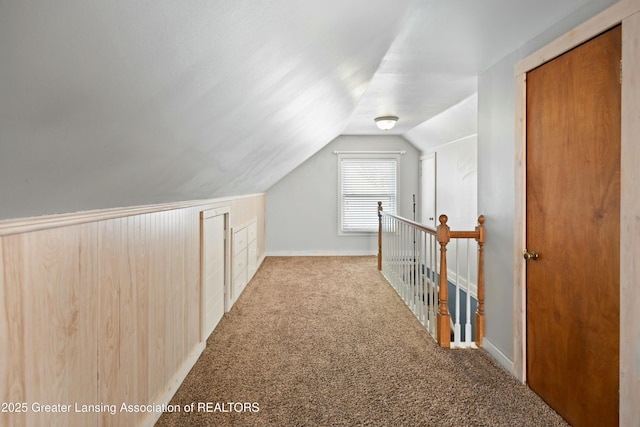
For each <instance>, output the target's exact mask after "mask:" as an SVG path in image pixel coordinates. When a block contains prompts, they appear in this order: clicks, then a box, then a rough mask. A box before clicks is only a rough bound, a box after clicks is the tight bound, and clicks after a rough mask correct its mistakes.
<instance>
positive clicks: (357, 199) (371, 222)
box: [338, 154, 399, 234]
mask: <svg viewBox="0 0 640 427" xmlns="http://www.w3.org/2000/svg"><path fill="white" fill-rule="evenodd" d="M398 158H399V157H398V156H397V155H390V154H383V155H381V154H369V155H367V154H357V155H353V154H351V155H347V154H341V155H339V157H338V163H339V172H338V173H339V178H338V186H339V188H338V194H339V195H340V200H339V206H340V230H339V233H340V234H347V233H374V232H377V231H378V202H379V201H380V202H382V208H383V209H384V210H385V211H387V212H390V213H393V214H395V213H396V204H397V196H396V194H397V185H396V170H397V164H398Z"/></svg>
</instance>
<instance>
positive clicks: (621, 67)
mask: <svg viewBox="0 0 640 427" xmlns="http://www.w3.org/2000/svg"><path fill="white" fill-rule="evenodd" d="M620 84H622V59H621V60H620Z"/></svg>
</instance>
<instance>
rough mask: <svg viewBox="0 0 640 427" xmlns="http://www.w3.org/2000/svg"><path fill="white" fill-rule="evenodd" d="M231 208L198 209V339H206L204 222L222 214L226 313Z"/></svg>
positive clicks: (229, 269)
mask: <svg viewBox="0 0 640 427" xmlns="http://www.w3.org/2000/svg"><path fill="white" fill-rule="evenodd" d="M230 213H231V208H230V207H228V206H225V207H221V208H215V209H205V210H203V211H200V340H201V341H203V342H206V341H207V338H208V337H207V336H205V313H206V307H205V306H204V304H205V292H204V279H205V277H206V276H205V271H204V270H205V265H206V264H205V260H204V255H205V250H204V242H205V239H204V222H205V220H206V219H208V218H212V217H215V216H220V215H224V312H225V313H227V312H229V310H230V309H231V300H230V295H231V289H230V286H231V256H230V254H231V234H230V233H231V227H230V222H229V215H230Z"/></svg>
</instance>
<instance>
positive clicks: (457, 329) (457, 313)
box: [447, 239, 461, 347]
mask: <svg viewBox="0 0 640 427" xmlns="http://www.w3.org/2000/svg"><path fill="white" fill-rule="evenodd" d="M458 242H459V239H456V240H454V244H455V246H456V250H455V255H456V300H455V313H454V316H453V317H454V322H455V323H454V324H453V341H454V344H455V346H456V347H460V281H461V278H460V255H459V251H458V249H459V246H460V245H458ZM447 286H449V284H448V283H447Z"/></svg>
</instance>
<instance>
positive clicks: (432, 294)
mask: <svg viewBox="0 0 640 427" xmlns="http://www.w3.org/2000/svg"><path fill="white" fill-rule="evenodd" d="M437 247H438V242H437V240H436V237H435V236H430V239H429V251H430V259H431V261H430V263H429V281H430V283H429V287H430V289H429V304H430V306H429V313H430V314H429V316H430V319H431V321H430V329H429V331H430V332H431V335H433V336H435V335H436V307H437V305H438V304H437V301H438V300H437V299H436V292H437V286H436V270H437V266H436V254H437V253H438V252H437Z"/></svg>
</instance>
